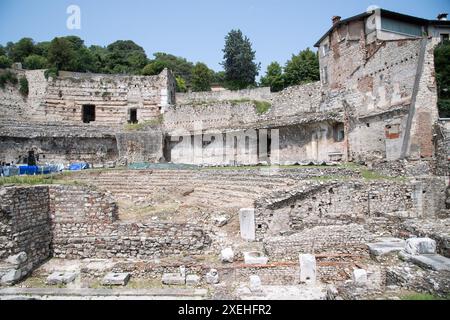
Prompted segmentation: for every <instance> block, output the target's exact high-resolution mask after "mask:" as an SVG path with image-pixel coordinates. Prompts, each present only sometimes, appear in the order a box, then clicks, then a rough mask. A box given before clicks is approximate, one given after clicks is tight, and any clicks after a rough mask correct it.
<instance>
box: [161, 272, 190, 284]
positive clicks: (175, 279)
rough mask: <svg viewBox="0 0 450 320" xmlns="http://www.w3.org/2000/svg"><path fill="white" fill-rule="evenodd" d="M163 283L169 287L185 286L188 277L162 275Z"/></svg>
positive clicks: (169, 274) (175, 274)
mask: <svg viewBox="0 0 450 320" xmlns="http://www.w3.org/2000/svg"><path fill="white" fill-rule="evenodd" d="M161 280H162V283H163V284H167V285H184V284H186V276H184V275H182V274H180V273H164V274H163V275H162V279H161Z"/></svg>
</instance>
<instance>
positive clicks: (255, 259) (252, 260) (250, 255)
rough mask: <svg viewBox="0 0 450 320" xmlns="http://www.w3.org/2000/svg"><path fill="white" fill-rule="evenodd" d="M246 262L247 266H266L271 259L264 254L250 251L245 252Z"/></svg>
mask: <svg viewBox="0 0 450 320" xmlns="http://www.w3.org/2000/svg"><path fill="white" fill-rule="evenodd" d="M244 262H245V264H257V265H265V264H267V262H269V258H267V257H265V256H264V254H263V253H262V252H258V251H249V252H244Z"/></svg>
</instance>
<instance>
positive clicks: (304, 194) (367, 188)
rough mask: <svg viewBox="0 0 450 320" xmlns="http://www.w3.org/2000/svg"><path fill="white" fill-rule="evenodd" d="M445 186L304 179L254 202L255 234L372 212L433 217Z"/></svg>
mask: <svg viewBox="0 0 450 320" xmlns="http://www.w3.org/2000/svg"><path fill="white" fill-rule="evenodd" d="M445 192H446V180H445V178H427V179H422V180H414V181H404V182H403V181H373V182H371V181H367V182H364V181H352V182H350V181H349V182H328V183H308V184H306V185H303V186H302V187H300V188H296V190H290V191H288V192H285V193H284V194H283V193H276V194H274V195H273V196H272V197H271V198H269V199H264V200H261V201H258V202H257V203H256V211H255V225H256V238H257V239H259V240H263V239H265V238H267V236H269V235H272V236H274V235H280V234H286V233H292V232H299V231H302V230H305V229H307V228H313V227H316V226H329V225H345V224H349V223H363V222H366V221H367V220H368V219H370V218H373V217H386V218H391V217H392V218H399V219H406V218H426V217H435V216H437V215H438V214H440V212H441V210H443V209H445ZM302 232H304V231H302Z"/></svg>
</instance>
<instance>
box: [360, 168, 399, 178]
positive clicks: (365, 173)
mask: <svg viewBox="0 0 450 320" xmlns="http://www.w3.org/2000/svg"><path fill="white" fill-rule="evenodd" d="M361 176H362V177H363V179H365V180H392V181H405V180H406V179H407V178H406V177H390V176H385V175H383V174H381V173H379V172H376V171H373V170H369V169H362V170H361Z"/></svg>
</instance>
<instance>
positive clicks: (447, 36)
mask: <svg viewBox="0 0 450 320" xmlns="http://www.w3.org/2000/svg"><path fill="white" fill-rule="evenodd" d="M448 40H449V34H448V33H441V42H444V41H448Z"/></svg>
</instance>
